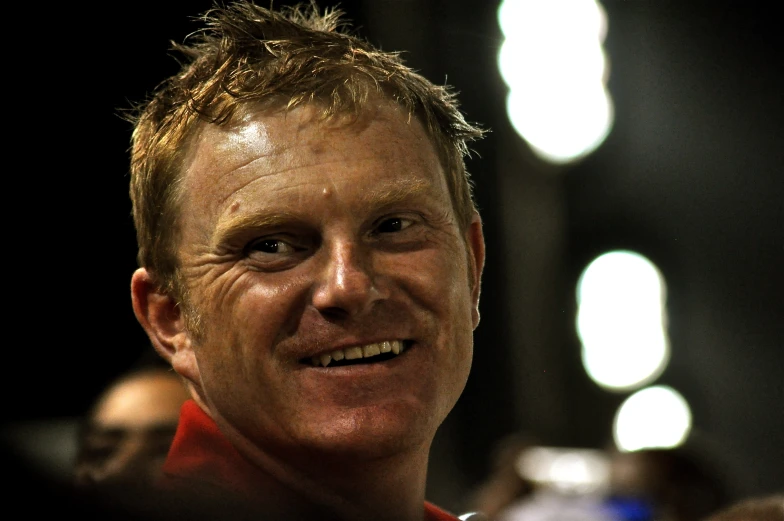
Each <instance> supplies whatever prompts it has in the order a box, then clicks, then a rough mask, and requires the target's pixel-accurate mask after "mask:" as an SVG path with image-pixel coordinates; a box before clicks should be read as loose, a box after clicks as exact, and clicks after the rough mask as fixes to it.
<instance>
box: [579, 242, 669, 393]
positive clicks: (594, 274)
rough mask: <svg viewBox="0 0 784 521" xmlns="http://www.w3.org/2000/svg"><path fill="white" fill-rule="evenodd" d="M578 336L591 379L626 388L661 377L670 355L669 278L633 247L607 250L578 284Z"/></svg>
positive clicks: (635, 386)
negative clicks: (667, 287)
mask: <svg viewBox="0 0 784 521" xmlns="http://www.w3.org/2000/svg"><path fill="white" fill-rule="evenodd" d="M576 296H577V304H578V307H577V318H576V327H577V335H578V337H579V338H580V341H581V343H582V361H583V366H584V368H585V370H586V372H587V373H588V375H589V376H590V378H591V379H592V380H593V381H594V382H595V383H596V384H597V385H599V386H601V387H603V388H605V389H607V390H611V391H628V390H631V389H635V388H639V387H641V386H643V385H647V384H648V383H650V382H652V381H653V380H654V379H656V378H657V377H659V376H660V375H661V373H662V372H663V371H664V368H665V367H666V366H667V363H668V362H669V358H670V342H669V335H668V332H667V309H666V283H665V281H664V277H663V276H662V274H661V272H660V270H659V269H658V268H657V267H656V265H655V264H653V263H652V262H651V261H650V260H648V259H647V258H646V257H644V256H643V255H640V254H639V253H636V252H633V251H627V250H616V251H610V252H606V253H604V254H602V255H600V256H598V257H597V258H596V259H594V260H593V261H591V262H590V263H589V264H588V266H587V267H586V268H585V269H584V270H583V273H582V274H581V275H580V278H579V280H578V283H577V290H576Z"/></svg>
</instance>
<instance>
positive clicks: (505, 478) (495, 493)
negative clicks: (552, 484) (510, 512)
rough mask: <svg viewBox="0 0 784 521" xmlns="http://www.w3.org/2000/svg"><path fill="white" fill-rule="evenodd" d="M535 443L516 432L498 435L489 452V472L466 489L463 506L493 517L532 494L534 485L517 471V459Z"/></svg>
mask: <svg viewBox="0 0 784 521" xmlns="http://www.w3.org/2000/svg"><path fill="white" fill-rule="evenodd" d="M535 445H536V443H535V441H534V440H533V439H532V438H531V437H529V436H525V435H523V434H519V433H512V434H510V435H507V436H505V437H503V438H501V439H500V440H499V441H498V442H497V443H496V444H495V446H494V447H493V450H492V452H491V454H490V471H489V473H488V475H487V477H486V478H485V479H484V480H483V481H481V482H480V483H479V484H477V485H476V486H475V487H474V489H473V490H471V491H470V492H469V494H468V499H467V500H466V508H467V509H468V510H471V511H474V512H479V513H481V514H483V515H484V516H486V517H487V518H488V519H496V518H497V516H498V514H499V513H500V512H501V511H502V510H504V509H505V508H506V507H508V506H509V505H511V504H512V503H515V502H517V501H519V500H521V499H523V498H526V497H528V496H529V495H530V494H531V493H533V491H534V486H535V485H534V483H533V482H532V481H531V480H530V479H528V478H527V477H525V476H523V474H522V473H521V472H520V470H519V465H518V461H519V458H520V456H521V455H522V454H523V453H524V451H525V450H526V449H528V448H530V447H533V446H535Z"/></svg>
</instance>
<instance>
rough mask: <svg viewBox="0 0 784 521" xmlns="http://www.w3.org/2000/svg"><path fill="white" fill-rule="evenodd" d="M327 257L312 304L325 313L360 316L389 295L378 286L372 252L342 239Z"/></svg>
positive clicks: (334, 245) (332, 247)
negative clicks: (371, 256)
mask: <svg viewBox="0 0 784 521" xmlns="http://www.w3.org/2000/svg"><path fill="white" fill-rule="evenodd" d="M327 252H328V253H327V259H326V262H325V264H324V266H323V267H322V270H321V274H320V277H319V280H318V281H317V283H316V287H315V289H314V292H313V306H314V307H315V308H316V309H318V310H319V311H320V312H321V313H322V314H324V315H331V316H337V317H345V316H358V315H361V314H362V313H365V312H367V311H368V310H370V309H371V308H372V307H373V304H374V303H376V302H378V301H380V300H383V299H386V298H388V294H387V291H385V290H384V289H383V288H382V287H380V285H379V279H380V277H379V276H378V274H377V273H375V271H374V269H373V262H372V259H371V258H370V252H368V251H366V250H365V249H364V248H363V247H362V246H361V245H357V244H356V243H354V242H339V243H336V244H333V245H332V246H331V247H329V249H328V250H327Z"/></svg>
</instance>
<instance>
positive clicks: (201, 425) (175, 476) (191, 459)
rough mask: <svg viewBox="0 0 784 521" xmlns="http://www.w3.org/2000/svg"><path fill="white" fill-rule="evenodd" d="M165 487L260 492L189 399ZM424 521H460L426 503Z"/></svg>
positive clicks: (249, 468) (246, 465)
mask: <svg viewBox="0 0 784 521" xmlns="http://www.w3.org/2000/svg"><path fill="white" fill-rule="evenodd" d="M163 473H164V477H163V480H162V482H161V485H162V486H163V487H165V488H166V487H170V486H171V487H173V486H177V485H178V484H181V483H182V482H183V481H188V482H192V481H197V482H200V483H203V484H208V485H213V486H215V487H216V488H224V489H227V490H232V491H236V492H238V493H241V494H243V495H246V496H248V497H252V496H253V491H254V489H256V490H257V488H256V487H257V486H258V485H257V484H258V478H257V477H256V473H257V470H256V468H255V467H254V466H253V465H252V464H251V463H250V462H248V461H247V460H246V459H245V458H244V457H242V455H241V454H240V453H239V452H237V450H236V449H235V448H234V446H233V445H232V444H231V443H229V441H228V440H227V439H226V438H225V437H224V436H223V434H222V433H221V432H220V430H219V429H218V426H217V425H216V423H215V422H214V421H213V419H212V418H210V417H209V416H208V415H207V413H205V412H204V411H203V410H202V409H201V407H199V406H198V405H197V404H196V402H195V401H193V400H187V401H186V402H185V403H184V404H183V406H182V409H181V410H180V421H179V424H178V426H177V432H176V434H175V435H174V441H173V442H172V445H171V448H170V449H169V455H168V456H167V458H166V462H165V463H164V465H163ZM425 521H458V518H457V517H455V516H454V515H452V514H450V513H449V512H447V511H446V510H443V509H441V508H439V507H437V506H436V505H434V504H433V503H430V502H428V501H426V502H425Z"/></svg>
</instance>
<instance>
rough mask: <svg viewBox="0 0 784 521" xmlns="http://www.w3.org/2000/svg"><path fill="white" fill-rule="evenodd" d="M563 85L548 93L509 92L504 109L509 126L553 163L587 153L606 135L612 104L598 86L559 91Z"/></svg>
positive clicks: (575, 158)
mask: <svg viewBox="0 0 784 521" xmlns="http://www.w3.org/2000/svg"><path fill="white" fill-rule="evenodd" d="M563 86H566V87H570V86H569V85H566V84H558V85H553V86H552V89H551V90H550V92H549V93H548V94H547V96H549V97H550V99H549V100H548V99H547V98H545V97H539V96H536V95H535V93H533V92H518V91H517V90H513V91H510V92H509V94H508V96H507V104H506V112H507V115H508V117H509V121H510V122H511V123H512V127H513V128H514V129H515V130H516V131H517V133H518V134H520V135H521V136H523V138H525V140H526V141H527V142H528V144H529V145H530V147H531V149H532V150H533V151H534V152H535V153H536V154H537V155H538V156H539V157H541V158H542V159H545V160H547V161H549V162H552V163H568V162H571V161H575V160H577V159H580V158H582V157H585V156H587V155H588V154H590V153H591V152H593V151H594V150H596V148H598V147H599V145H600V144H602V142H604V140H605V139H606V138H607V135H608V134H609V132H610V127H611V126H612V119H613V114H614V110H613V106H612V102H611V100H610V97H609V95H608V93H607V91H606V90H605V89H604V87H603V86H601V85H594V87H598V88H594V89H590V88H588V86H587V85H586V86H585V87H586V88H585V89H583V90H579V91H578V90H574V91H573V92H561V93H559V91H562V90H564V89H563V88H562V87H563Z"/></svg>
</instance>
